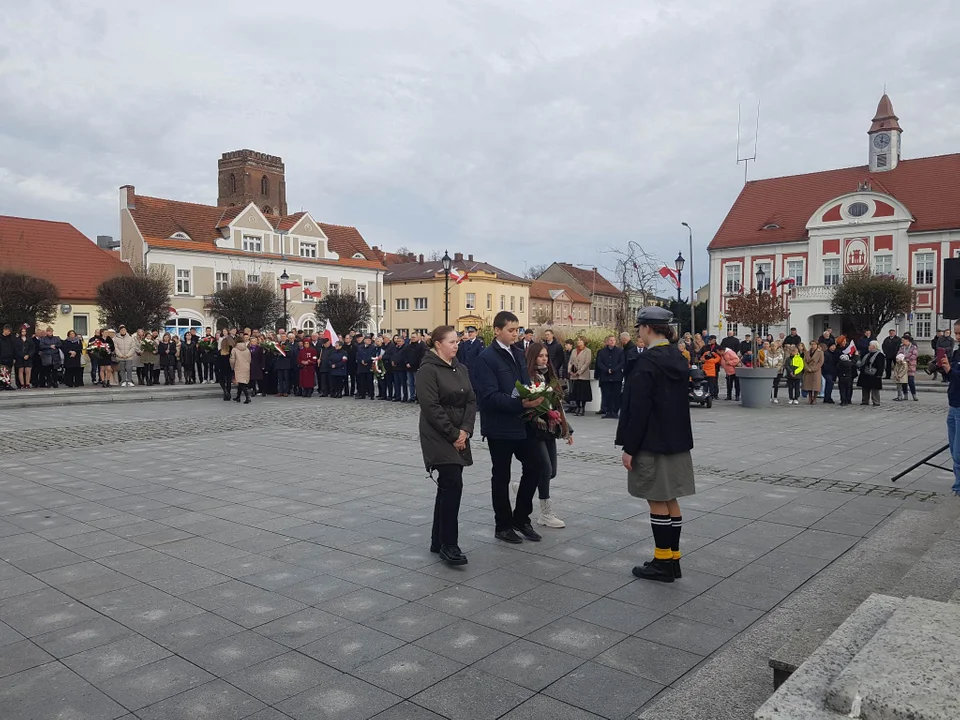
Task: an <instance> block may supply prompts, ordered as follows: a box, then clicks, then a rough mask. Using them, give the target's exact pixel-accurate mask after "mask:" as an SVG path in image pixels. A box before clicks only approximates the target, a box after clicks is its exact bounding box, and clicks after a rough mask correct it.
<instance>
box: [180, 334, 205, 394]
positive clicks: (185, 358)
mask: <svg viewBox="0 0 960 720" xmlns="http://www.w3.org/2000/svg"><path fill="white" fill-rule="evenodd" d="M199 352H200V349H199V348H198V347H197V343H196V338H195V337H194V336H193V334H192V333H187V334H186V335H184V336H183V342H181V343H180V367H181V369H182V370H183V377H184V380H183V384H184V385H195V384H196V382H197V357H198V353H199Z"/></svg>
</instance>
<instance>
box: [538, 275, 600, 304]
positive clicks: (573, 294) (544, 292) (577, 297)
mask: <svg viewBox="0 0 960 720" xmlns="http://www.w3.org/2000/svg"><path fill="white" fill-rule="evenodd" d="M551 290H553V291H558V290H562V291H563V292H565V293H566V294H567V297H569V298H570V300H572V301H573V302H575V303H587V304H588V305H589V304H590V298H588V297H584V296H583V295H581V294H580V293H578V292H577V291H576V290H574V289H573V288H572V287H570V286H569V285H562V284H560V283H549V282H544V281H543V280H534V281H533V284H532V285H531V286H530V297H531V298H538V299H541V300H551V301H552V300H553V295H551V294H550V291H551Z"/></svg>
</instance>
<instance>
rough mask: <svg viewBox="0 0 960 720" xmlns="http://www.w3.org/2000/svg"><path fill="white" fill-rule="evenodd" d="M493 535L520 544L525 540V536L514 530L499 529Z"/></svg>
mask: <svg viewBox="0 0 960 720" xmlns="http://www.w3.org/2000/svg"><path fill="white" fill-rule="evenodd" d="M493 536H494V537H495V538H496V539H497V540H503V541H504V542H508V543H513V544H514V545H518V544H520V543H522V542H523V538H521V537H520V536H519V535H517V534H516V533H515V532H514V531H513V530H497V531H496V532H495V533H494V534H493Z"/></svg>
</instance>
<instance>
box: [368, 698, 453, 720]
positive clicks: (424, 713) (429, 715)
mask: <svg viewBox="0 0 960 720" xmlns="http://www.w3.org/2000/svg"><path fill="white" fill-rule="evenodd" d="M372 720H444V718H442V717H440V716H439V715H437V714H436V713H434V712H430V711H429V710H427V709H426V708H422V707H420V706H419V705H414V704H413V703H411V702H402V703H398V704H397V705H394V706H393V707H392V708H390V709H389V710H384V711H383V712H382V713H380V714H379V715H377V716H376V717H375V718H373V719H372Z"/></svg>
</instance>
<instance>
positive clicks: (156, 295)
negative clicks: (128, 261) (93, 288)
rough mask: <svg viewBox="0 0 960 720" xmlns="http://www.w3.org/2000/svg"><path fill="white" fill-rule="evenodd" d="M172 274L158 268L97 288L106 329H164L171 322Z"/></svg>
mask: <svg viewBox="0 0 960 720" xmlns="http://www.w3.org/2000/svg"><path fill="white" fill-rule="evenodd" d="M172 282H173V280H172V279H171V277H170V273H168V272H167V271H166V270H164V269H163V268H162V267H160V266H158V265H151V266H150V267H149V268H148V269H146V270H144V269H143V267H138V268H137V269H135V270H134V271H133V275H120V276H118V277H115V278H110V279H109V280H104V281H103V282H102V283H100V285H98V286H97V305H99V306H100V322H101V324H103V326H104V327H114V328H116V327H120V325H126V326H127V328H129V329H131V330H136V329H137V328H143V329H144V330H162V329H163V327H164V326H165V325H166V324H167V321H168V320H169V319H170V314H171V313H170V310H171V308H170V290H171V289H172V288H171V283H172Z"/></svg>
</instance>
